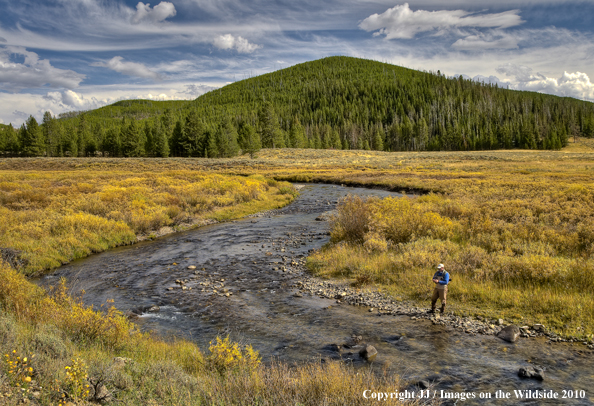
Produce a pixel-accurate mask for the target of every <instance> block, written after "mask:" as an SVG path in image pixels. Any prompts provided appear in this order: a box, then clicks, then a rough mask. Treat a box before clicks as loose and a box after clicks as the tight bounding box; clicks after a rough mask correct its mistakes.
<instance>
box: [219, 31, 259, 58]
mask: <svg viewBox="0 0 594 406" xmlns="http://www.w3.org/2000/svg"><path fill="white" fill-rule="evenodd" d="M213 45H214V46H215V47H217V48H219V49H235V50H236V51H237V52H239V53H241V54H249V53H252V52H254V51H255V50H256V49H258V48H261V46H260V45H257V44H250V42H249V41H248V40H247V39H245V38H243V37H240V36H237V37H235V36H233V35H231V34H225V35H220V36H218V37H216V38H215V39H214V41H213Z"/></svg>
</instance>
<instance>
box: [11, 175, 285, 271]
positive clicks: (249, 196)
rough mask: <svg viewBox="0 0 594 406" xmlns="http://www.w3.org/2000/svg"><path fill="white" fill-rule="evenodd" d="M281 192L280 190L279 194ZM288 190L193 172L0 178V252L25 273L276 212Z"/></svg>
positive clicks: (256, 180)
mask: <svg viewBox="0 0 594 406" xmlns="http://www.w3.org/2000/svg"><path fill="white" fill-rule="evenodd" d="M279 188H283V190H281V189H279ZM293 198H294V192H293V188H292V187H291V186H290V185H289V184H278V185H277V186H270V184H269V183H268V181H267V180H266V179H264V178H255V177H238V176H227V175H217V174H207V173H202V172H193V171H186V170H180V171H167V172H163V173H158V174H156V173H135V172H113V171H81V172H79V171H68V172H53V171H48V172H16V171H4V172H0V217H1V218H2V219H3V221H2V222H0V250H2V249H7V248H11V249H13V250H17V251H20V252H21V257H22V260H23V261H24V262H25V263H26V266H25V267H24V268H23V269H22V271H23V272H25V273H27V274H36V273H40V272H43V271H44V270H49V269H52V268H55V267H57V266H59V265H61V264H63V263H66V262H69V261H71V260H72V259H76V258H81V257H85V256H87V255H89V254H90V253H92V252H99V251H104V250H106V249H108V248H111V247H115V246H117V245H122V244H130V243H133V242H135V241H136V239H137V238H138V237H139V236H142V235H150V234H151V233H158V232H159V230H161V229H163V228H164V227H169V228H171V229H174V228H176V227H177V228H179V227H183V226H186V227H188V226H191V225H193V224H197V223H198V224H199V223H200V222H203V221H205V220H206V219H209V218H214V219H217V220H225V219H228V218H233V217H238V216H241V215H245V214H248V213H250V212H251V213H253V212H256V211H259V210H265V209H270V208H276V207H279V206H282V205H284V204H286V203H288V202H290V201H291V200H292V199H293Z"/></svg>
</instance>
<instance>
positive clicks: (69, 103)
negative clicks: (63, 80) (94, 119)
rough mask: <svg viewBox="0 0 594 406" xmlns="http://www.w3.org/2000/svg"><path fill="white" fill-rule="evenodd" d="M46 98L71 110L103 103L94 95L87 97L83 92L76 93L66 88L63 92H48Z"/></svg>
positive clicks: (92, 107)
mask: <svg viewBox="0 0 594 406" xmlns="http://www.w3.org/2000/svg"><path fill="white" fill-rule="evenodd" d="M42 97H43V99H44V100H47V101H50V102H53V103H55V104H57V105H59V106H60V107H64V108H68V109H71V110H90V109H94V108H97V107H100V106H101V105H102V103H101V101H99V100H97V99H96V98H94V97H92V98H90V99H87V98H85V97H84V96H83V95H82V94H79V93H76V92H74V91H72V90H65V91H62V92H48V93H47V94H46V95H45V96H42Z"/></svg>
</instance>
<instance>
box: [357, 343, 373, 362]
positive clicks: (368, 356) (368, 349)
mask: <svg viewBox="0 0 594 406" xmlns="http://www.w3.org/2000/svg"><path fill="white" fill-rule="evenodd" d="M359 355H360V356H361V357H362V358H364V359H365V360H367V361H370V362H371V361H373V360H375V357H376V356H377V350H376V349H375V347H374V346H373V345H366V346H365V348H363V349H362V350H361V351H359Z"/></svg>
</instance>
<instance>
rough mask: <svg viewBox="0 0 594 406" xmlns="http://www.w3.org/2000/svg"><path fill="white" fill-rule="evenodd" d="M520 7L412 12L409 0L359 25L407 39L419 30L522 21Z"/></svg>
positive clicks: (500, 25) (508, 24)
mask: <svg viewBox="0 0 594 406" xmlns="http://www.w3.org/2000/svg"><path fill="white" fill-rule="evenodd" d="M518 13H519V10H510V11H505V12H503V13H494V14H473V13H471V12H468V11H464V10H439V11H426V10H417V11H412V10H411V9H410V7H409V6H408V3H404V4H402V5H399V6H395V7H393V8H390V9H388V10H386V11H385V12H383V13H382V14H372V15H370V16H369V17H367V18H366V19H364V20H363V21H362V22H361V23H360V24H359V27H360V28H362V29H364V30H365V31H368V32H370V31H376V32H375V33H374V34H373V35H385V36H386V38H387V39H395V38H401V39H410V38H414V37H415V35H417V34H419V33H422V32H433V31H437V32H438V33H443V32H445V31H446V30H450V29H455V28H469V27H474V28H508V27H513V26H517V25H520V24H522V23H523V21H522V19H521V18H520V16H519V15H518Z"/></svg>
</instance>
